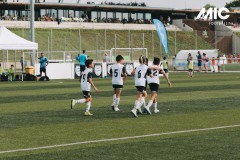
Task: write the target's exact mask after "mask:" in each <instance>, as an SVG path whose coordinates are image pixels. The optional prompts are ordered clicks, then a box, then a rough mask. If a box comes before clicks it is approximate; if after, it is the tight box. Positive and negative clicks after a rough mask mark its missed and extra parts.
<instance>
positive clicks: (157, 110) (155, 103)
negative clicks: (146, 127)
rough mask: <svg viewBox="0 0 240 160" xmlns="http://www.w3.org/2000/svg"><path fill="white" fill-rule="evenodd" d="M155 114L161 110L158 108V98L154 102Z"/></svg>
mask: <svg viewBox="0 0 240 160" xmlns="http://www.w3.org/2000/svg"><path fill="white" fill-rule="evenodd" d="M153 107H154V113H158V112H159V109H158V108H157V97H156V98H155V100H154V101H153Z"/></svg>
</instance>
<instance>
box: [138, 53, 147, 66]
mask: <svg viewBox="0 0 240 160" xmlns="http://www.w3.org/2000/svg"><path fill="white" fill-rule="evenodd" d="M145 62H146V58H145V57H144V56H143V55H141V56H140V58H139V63H141V64H143V63H145Z"/></svg>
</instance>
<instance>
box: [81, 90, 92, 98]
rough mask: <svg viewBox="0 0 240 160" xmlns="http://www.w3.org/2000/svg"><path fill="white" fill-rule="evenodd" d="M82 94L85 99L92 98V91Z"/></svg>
mask: <svg viewBox="0 0 240 160" xmlns="http://www.w3.org/2000/svg"><path fill="white" fill-rule="evenodd" d="M82 93H83V97H84V98H90V97H91V94H90V91H82Z"/></svg>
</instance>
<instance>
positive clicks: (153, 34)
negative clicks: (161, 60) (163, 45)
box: [152, 30, 154, 57]
mask: <svg viewBox="0 0 240 160" xmlns="http://www.w3.org/2000/svg"><path fill="white" fill-rule="evenodd" d="M152 56H153V57H154V34H153V30H152Z"/></svg>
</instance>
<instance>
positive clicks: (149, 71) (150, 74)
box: [147, 68, 153, 78]
mask: <svg viewBox="0 0 240 160" xmlns="http://www.w3.org/2000/svg"><path fill="white" fill-rule="evenodd" d="M147 76H149V77H151V78H153V74H152V70H151V69H150V68H148V69H147Z"/></svg>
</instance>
